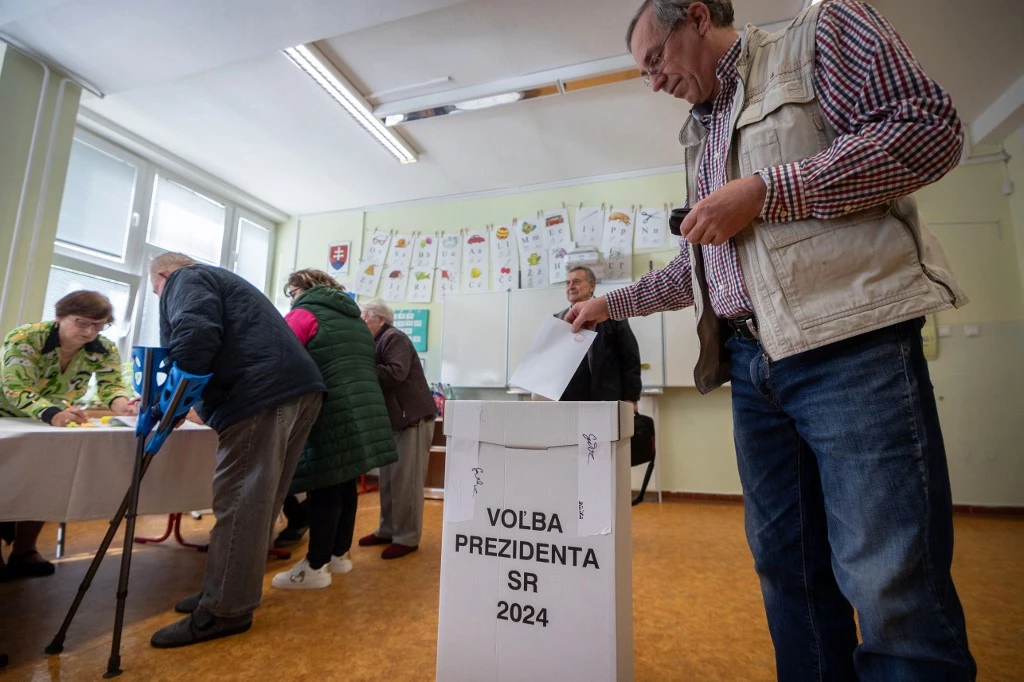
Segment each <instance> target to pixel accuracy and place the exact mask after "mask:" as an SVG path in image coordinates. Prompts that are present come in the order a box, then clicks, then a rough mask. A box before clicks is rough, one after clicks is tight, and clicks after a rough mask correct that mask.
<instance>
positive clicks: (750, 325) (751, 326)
mask: <svg viewBox="0 0 1024 682" xmlns="http://www.w3.org/2000/svg"><path fill="white" fill-rule="evenodd" d="M742 324H743V326H745V327H746V328H747V331H748V332H750V336H751V337H752V338H753V339H754V340H755V341H760V340H761V335H760V334H758V333H757V322H756V321H755V320H754V317H753V315H751V316H750V317H748V318H747V319H745V320H743V322H742Z"/></svg>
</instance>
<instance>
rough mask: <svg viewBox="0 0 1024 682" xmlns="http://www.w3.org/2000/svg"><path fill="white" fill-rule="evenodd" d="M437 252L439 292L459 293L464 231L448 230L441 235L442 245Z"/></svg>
mask: <svg viewBox="0 0 1024 682" xmlns="http://www.w3.org/2000/svg"><path fill="white" fill-rule="evenodd" d="M438 248H439V250H438V254H437V276H436V279H437V287H438V291H437V294H438V296H439V297H441V296H444V295H445V294H446V293H458V291H459V269H460V268H461V267H462V233H461V232H448V233H446V234H442V235H441V246H440V247H438Z"/></svg>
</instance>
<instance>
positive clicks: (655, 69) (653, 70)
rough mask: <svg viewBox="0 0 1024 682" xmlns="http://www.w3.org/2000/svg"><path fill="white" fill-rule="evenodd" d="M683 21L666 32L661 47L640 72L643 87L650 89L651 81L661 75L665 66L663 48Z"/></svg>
mask: <svg viewBox="0 0 1024 682" xmlns="http://www.w3.org/2000/svg"><path fill="white" fill-rule="evenodd" d="M684 21H685V20H684ZM684 21H681V22H679V23H678V24H676V25H675V26H673V27H672V30H671V31H669V32H668V35H667V36H665V40H664V41H663V42H662V43H661V47H659V48H658V51H657V52H655V53H654V56H653V57H651V60H650V61H649V62H648V64H647V70H646V71H641V72H640V76H641V78H643V79H644V85H645V86H647V87H648V88H649V87H651V81H652V80H654V78H655V77H656V76H658V75H660V74H661V70H662V68H664V66H665V63H664V57H665V46H666V45H668V40H669V38H671V37H672V34H673V33H675V32H676V29H677V28H679V27H680V26H682V25H683V23H684Z"/></svg>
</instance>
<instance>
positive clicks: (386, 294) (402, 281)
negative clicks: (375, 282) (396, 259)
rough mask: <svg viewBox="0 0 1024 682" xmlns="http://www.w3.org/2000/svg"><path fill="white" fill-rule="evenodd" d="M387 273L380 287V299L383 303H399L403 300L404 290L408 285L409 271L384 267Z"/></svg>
mask: <svg viewBox="0 0 1024 682" xmlns="http://www.w3.org/2000/svg"><path fill="white" fill-rule="evenodd" d="M383 271H384V272H386V273H387V277H385V278H384V282H383V284H382V285H381V298H383V299H384V300H385V301H401V300H402V299H404V298H405V289H406V287H407V286H408V285H409V271H408V270H399V269H398V268H390V267H386V268H384V270H383Z"/></svg>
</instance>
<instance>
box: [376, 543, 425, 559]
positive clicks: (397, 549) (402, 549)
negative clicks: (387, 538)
mask: <svg viewBox="0 0 1024 682" xmlns="http://www.w3.org/2000/svg"><path fill="white" fill-rule="evenodd" d="M419 548H420V547H419V545H414V546H412V547H410V546H409V545H400V544H398V543H397V542H393V543H391V544H390V545H388V546H387V547H385V548H384V551H383V552H382V553H381V555H380V558H381V559H400V558H402V557H404V556H405V555H406V554H412V553H413V552H415V551H416V550H417V549H419Z"/></svg>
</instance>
